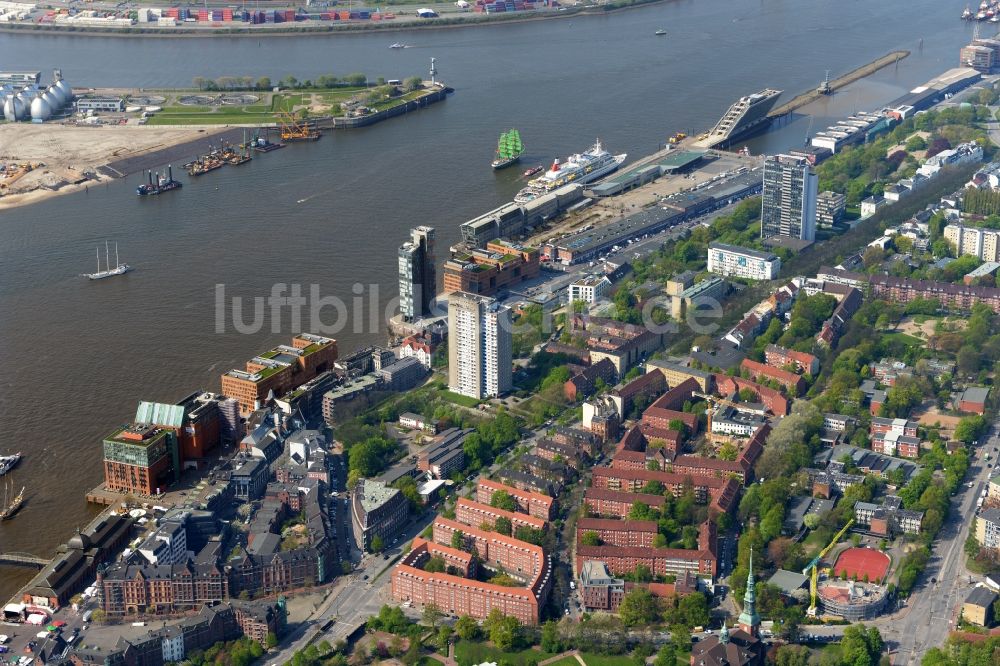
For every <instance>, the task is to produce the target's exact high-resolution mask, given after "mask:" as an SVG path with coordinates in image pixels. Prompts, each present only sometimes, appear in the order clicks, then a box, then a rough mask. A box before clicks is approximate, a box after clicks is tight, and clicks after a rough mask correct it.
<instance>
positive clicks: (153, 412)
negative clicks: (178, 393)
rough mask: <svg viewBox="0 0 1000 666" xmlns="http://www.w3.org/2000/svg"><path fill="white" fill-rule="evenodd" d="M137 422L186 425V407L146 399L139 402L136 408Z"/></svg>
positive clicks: (176, 425)
mask: <svg viewBox="0 0 1000 666" xmlns="http://www.w3.org/2000/svg"><path fill="white" fill-rule="evenodd" d="M135 422H136V423H148V424H152V425H158V426H164V427H167V428H180V427H181V426H182V425H184V407H182V406H181V405H166V404H164V403H162V402H146V401H145V400H144V401H142V402H140V403H139V409H137V410H135Z"/></svg>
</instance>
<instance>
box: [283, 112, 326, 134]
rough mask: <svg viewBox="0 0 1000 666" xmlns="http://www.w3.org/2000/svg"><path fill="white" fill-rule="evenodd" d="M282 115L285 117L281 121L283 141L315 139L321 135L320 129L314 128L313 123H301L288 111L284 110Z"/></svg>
mask: <svg viewBox="0 0 1000 666" xmlns="http://www.w3.org/2000/svg"><path fill="white" fill-rule="evenodd" d="M281 116H282V118H284V120H282V122H281V140H282V141H315V140H317V139H319V137H320V136H321V135H320V131H319V130H318V129H316V128H314V127H313V126H312V124H311V123H308V122H304V123H299V122H298V121H297V120H295V117H294V116H292V114H290V113H289V112H287V111H282V112H281Z"/></svg>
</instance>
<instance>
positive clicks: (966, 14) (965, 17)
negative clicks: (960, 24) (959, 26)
mask: <svg viewBox="0 0 1000 666" xmlns="http://www.w3.org/2000/svg"><path fill="white" fill-rule="evenodd" d="M974 16H975V14H973V13H972V10H971V9H969V7H968V5H967V6H966V7H965V10H964V11H963V12H962V20H963V21H971V20H972V19H973V17H974Z"/></svg>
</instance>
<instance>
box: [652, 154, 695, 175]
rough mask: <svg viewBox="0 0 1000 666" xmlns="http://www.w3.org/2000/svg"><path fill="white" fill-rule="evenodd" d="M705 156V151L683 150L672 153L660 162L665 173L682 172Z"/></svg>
mask: <svg viewBox="0 0 1000 666" xmlns="http://www.w3.org/2000/svg"><path fill="white" fill-rule="evenodd" d="M704 156H705V151H704V150H681V151H677V152H673V153H670V154H669V155H667V156H666V157H664V158H663V159H662V160H660V161H659V162H658V164H659V165H660V168H661V169H663V172H664V173H674V172H676V171H682V170H684V169H686V168H687V167H689V166H691V165H693V164H694V163H696V162H697V161H698V160H700V159H701V158H703V157H704Z"/></svg>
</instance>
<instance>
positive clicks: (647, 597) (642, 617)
mask: <svg viewBox="0 0 1000 666" xmlns="http://www.w3.org/2000/svg"><path fill="white" fill-rule="evenodd" d="M618 616H619V617H620V618H621V620H622V622H623V623H624V624H625V626H626V627H645V626H648V625H650V624H653V623H654V622H657V621H659V619H660V606H659V602H658V601H657V599H656V597H654V596H653V595H652V594H651V593H650V591H649V590H647V589H646V588H643V587H635V588H633V589H632V590H630V591H629V592H628V593H627V594H626V595H625V596H624V597H622V601H621V605H619V607H618Z"/></svg>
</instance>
